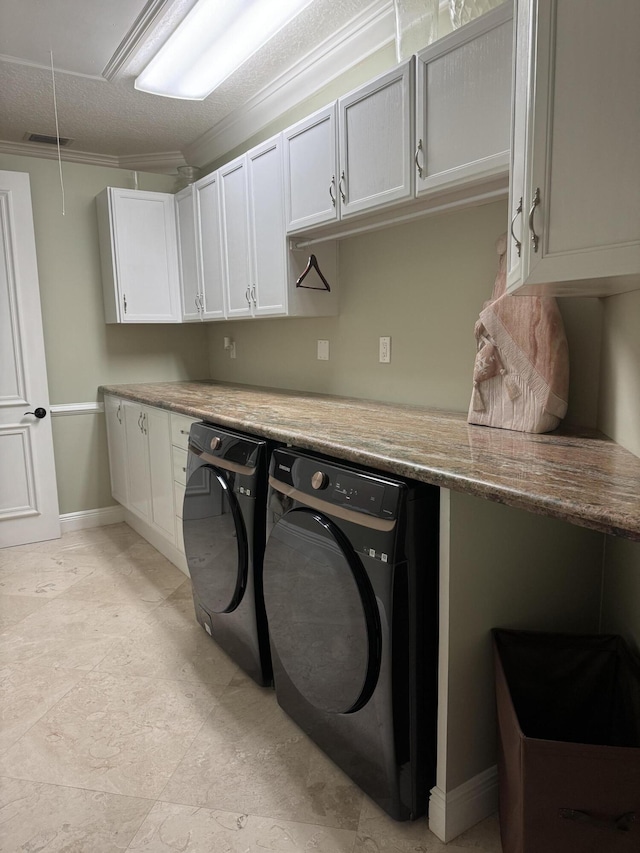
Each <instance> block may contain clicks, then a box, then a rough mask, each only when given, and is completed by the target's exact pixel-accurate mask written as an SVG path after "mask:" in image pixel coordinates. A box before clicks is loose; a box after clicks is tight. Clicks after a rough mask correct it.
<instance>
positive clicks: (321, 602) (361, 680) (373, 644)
mask: <svg viewBox="0 0 640 853" xmlns="http://www.w3.org/2000/svg"><path fill="white" fill-rule="evenodd" d="M263 584H264V598H265V606H266V610H267V621H268V623H269V634H270V637H271V642H272V644H273V647H274V649H275V651H276V652H277V655H278V658H279V659H280V663H281V664H282V666H283V667H284V669H285V670H286V672H287V675H288V676H289V678H290V679H291V681H292V682H293V683H294V685H295V686H296V688H297V689H298V690H299V691H300V693H301V694H302V695H303V696H304V697H305V699H306V700H307V701H308V702H310V703H311V704H313V705H314V706H315V707H317V708H320V709H322V710H324V711H329V712H333V713H347V712H349V711H355V710H357V709H358V708H360V707H362V705H364V704H365V703H366V702H367V700H368V699H369V697H370V695H371V692H372V691H373V688H374V686H375V682H376V680H377V677H378V671H379V665H380V627H379V622H380V619H379V614H378V609H377V605H376V602H375V596H374V593H373V590H372V589H371V584H370V581H369V579H368V577H367V576H366V572H365V570H364V567H363V566H362V563H361V561H360V559H359V558H358V556H357V555H356V553H355V552H354V551H353V549H352V548H351V546H350V544H349V542H348V541H347V540H346V539H345V537H344V535H343V534H342V533H341V531H340V530H339V528H338V527H336V525H335V524H334V523H333V522H332V521H331V520H330V519H327V518H326V517H324V516H321V515H319V514H318V513H315V512H313V511H311V510H308V509H293V510H290V511H289V512H288V513H286V514H285V515H284V516H283V517H282V518H281V519H280V520H279V521H278V522H277V523H276V524H275V526H274V527H273V529H272V531H271V533H270V535H269V540H268V542H267V548H266V551H265V558H264V571H263Z"/></svg>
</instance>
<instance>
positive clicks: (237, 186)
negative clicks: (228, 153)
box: [218, 155, 252, 318]
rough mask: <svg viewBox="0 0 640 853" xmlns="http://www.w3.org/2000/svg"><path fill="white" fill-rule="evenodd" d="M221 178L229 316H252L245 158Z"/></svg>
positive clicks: (225, 168) (225, 169)
mask: <svg viewBox="0 0 640 853" xmlns="http://www.w3.org/2000/svg"><path fill="white" fill-rule="evenodd" d="M218 175H219V178H220V209H221V212H222V235H223V239H222V261H223V275H224V289H225V301H226V305H227V317H229V318H233V317H250V316H251V313H252V310H251V309H252V302H251V268H250V259H249V215H248V213H249V210H248V208H249V200H248V195H247V192H248V187H247V160H246V156H245V155H243V156H242V157H238V158H237V159H236V160H233V161H232V162H231V163H227V165H226V166H223V167H222V168H221V169H220V170H219V172H218Z"/></svg>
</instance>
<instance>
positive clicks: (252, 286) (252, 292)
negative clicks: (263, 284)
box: [251, 284, 258, 307]
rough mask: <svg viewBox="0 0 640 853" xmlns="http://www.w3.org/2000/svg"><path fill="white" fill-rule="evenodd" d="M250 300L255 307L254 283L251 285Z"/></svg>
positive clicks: (256, 303)
mask: <svg viewBox="0 0 640 853" xmlns="http://www.w3.org/2000/svg"><path fill="white" fill-rule="evenodd" d="M251 300H252V301H253V304H254V305H255V306H256V307H257V305H258V302H257V300H256V286H255V284H252V285H251Z"/></svg>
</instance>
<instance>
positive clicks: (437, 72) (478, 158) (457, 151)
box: [414, 3, 513, 196]
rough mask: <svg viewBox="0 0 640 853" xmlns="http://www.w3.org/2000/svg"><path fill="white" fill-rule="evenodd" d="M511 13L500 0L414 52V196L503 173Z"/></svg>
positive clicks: (506, 163) (506, 157)
mask: <svg viewBox="0 0 640 853" xmlns="http://www.w3.org/2000/svg"><path fill="white" fill-rule="evenodd" d="M512 16H513V9H512V6H511V4H510V3H505V4H504V5H502V6H499V7H498V8H497V9H494V10H493V11H491V12H489V13H488V14H486V15H483V16H482V17H480V18H477V19H476V20H475V21H472V22H471V23H470V24H467V25H466V26H464V27H462V28H461V29H459V30H456V31H455V32H453V33H451V34H450V35H448V36H445V37H444V38H442V39H440V40H438V41H437V42H435V43H434V44H432V45H430V46H429V47H427V48H425V49H424V50H422V51H421V52H420V53H419V54H418V55H417V63H416V134H415V147H414V167H415V171H416V194H417V195H418V196H420V195H422V194H425V193H431V192H438V191H443V190H450V189H455V188H456V187H458V186H470V185H472V184H480V183H483V182H486V181H487V180H488V179H492V178H495V177H496V176H500V175H502V176H505V178H506V175H507V173H508V169H509V136H510V120H511V77H512V42H513V35H512Z"/></svg>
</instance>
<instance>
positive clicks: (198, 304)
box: [193, 294, 200, 314]
mask: <svg viewBox="0 0 640 853" xmlns="http://www.w3.org/2000/svg"><path fill="white" fill-rule="evenodd" d="M193 301H194V302H195V303H196V311H197V312H198V314H199V313H200V295H199V294H196V296H195V297H194V300H193Z"/></svg>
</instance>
